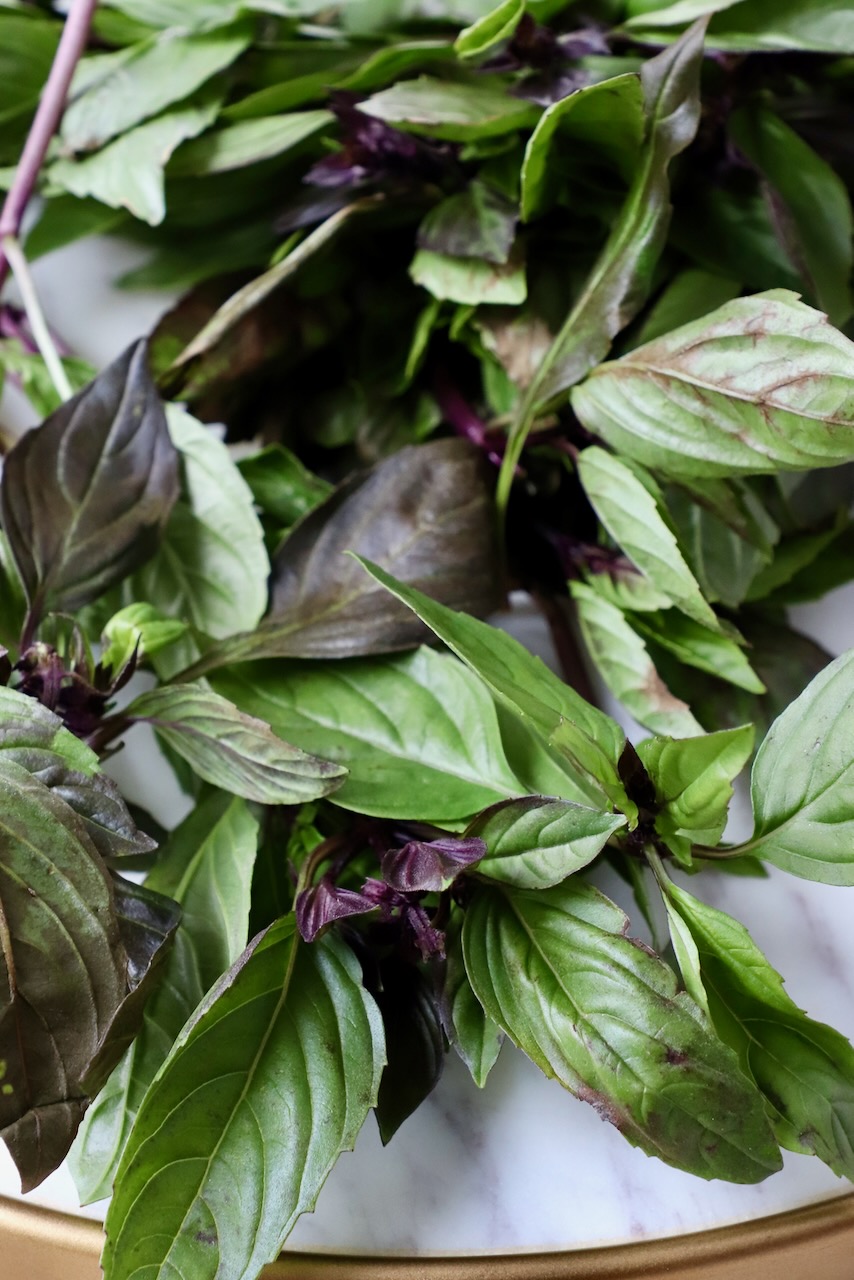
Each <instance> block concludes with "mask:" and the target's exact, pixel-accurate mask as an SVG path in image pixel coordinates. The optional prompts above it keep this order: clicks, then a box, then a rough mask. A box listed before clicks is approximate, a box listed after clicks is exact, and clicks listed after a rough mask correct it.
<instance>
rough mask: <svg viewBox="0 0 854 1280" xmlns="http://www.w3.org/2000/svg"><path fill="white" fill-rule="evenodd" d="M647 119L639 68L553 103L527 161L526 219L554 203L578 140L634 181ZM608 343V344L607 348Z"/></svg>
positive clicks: (524, 185)
mask: <svg viewBox="0 0 854 1280" xmlns="http://www.w3.org/2000/svg"><path fill="white" fill-rule="evenodd" d="M645 130H646V121H645V116H644V95H643V89H642V86H641V78H640V76H639V75H638V74H637V73H635V72H629V73H628V74H626V75H621V76H614V77H613V78H612V79H610V80H602V81H600V82H599V84H593V85H589V86H587V87H586V88H582V89H578V90H577V91H576V92H575V93H571V94H569V95H568V96H567V97H565V98H561V99H560V100H559V101H558V102H555V103H552V105H551V106H550V107H547V108H546V110H545V111H544V112H543V114H542V116H541V117H540V121H539V123H538V125H537V127H536V129H535V130H534V132H533V133H532V134H531V137H530V138H529V140H528V145H527V146H526V148H525V159H524V162H523V164H522V219H523V221H525V222H530V221H531V220H532V219H533V218H536V217H539V216H540V215H541V214H543V213H545V212H546V211H547V210H548V209H549V208H551V206H552V205H553V204H554V202H555V199H556V195H557V191H558V189H559V180H560V177H561V174H562V168H563V166H564V164H565V163H566V160H567V158H568V159H569V163H571V157H572V151H573V149H574V148H575V147H576V146H577V145H578V144H581V145H582V146H591V147H595V148H596V153H597V156H601V157H604V158H605V159H606V160H608V161H610V162H611V163H612V164H613V165H614V167H615V168H616V169H617V171H618V172H619V173H620V175H621V176H622V177H623V178H625V179H626V180H627V181H631V179H632V177H633V176H634V173H635V169H636V168H637V164H638V160H639V158H640V154H641V147H642V144H643V139H644V133H645ZM606 349H607V348H606Z"/></svg>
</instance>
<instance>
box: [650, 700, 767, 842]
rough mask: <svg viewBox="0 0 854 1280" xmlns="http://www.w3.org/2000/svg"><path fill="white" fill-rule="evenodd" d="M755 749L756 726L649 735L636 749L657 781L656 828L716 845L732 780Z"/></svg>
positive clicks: (666, 832)
mask: <svg viewBox="0 0 854 1280" xmlns="http://www.w3.org/2000/svg"><path fill="white" fill-rule="evenodd" d="M752 751H753V725H752V724H745V725H742V726H741V727H740V728H738V729H725V730H722V731H721V732H720V733H708V734H705V735H704V736H703V737H702V738H683V739H681V740H680V741H674V740H673V739H672V738H647V740H646V741H645V742H641V743H639V744H638V747H637V753H638V755H639V756H640V758H641V760H642V762H643V766H644V768H645V769H646V771H647V773H648V774H649V776H650V777H651V778H652V780H653V782H654V783H655V798H656V801H657V802H658V804H659V805H660V809H659V812H658V813H657V815H656V820H655V825H656V829H657V830H658V831H659V832H661V834H662V835H664V836H665V838H667V837H669V836H676V837H679V836H686V837H688V838H689V839H690V840H691V841H692V842H693V843H695V844H707V845H715V844H717V843H718V841H719V840H720V838H721V836H722V835H723V832H724V827H725V826H726V820H727V814H728V811H729V804H730V801H731V799H732V795H733V791H732V780H733V778H735V777H737V776H738V774H739V773H740V772H741V770H742V769H743V768H744V766H745V765H746V764H747V761H748V760H749V759H750V755H751V752H752Z"/></svg>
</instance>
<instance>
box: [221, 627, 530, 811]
mask: <svg viewBox="0 0 854 1280" xmlns="http://www.w3.org/2000/svg"><path fill="white" fill-rule="evenodd" d="M213 684H214V686H215V688H216V689H217V690H218V691H219V692H221V693H223V694H225V695H226V696H227V697H228V698H230V699H231V700H232V701H233V702H235V703H236V704H237V706H239V707H241V708H242V710H244V711H247V712H249V713H250V714H255V713H258V714H263V715H264V716H265V717H266V718H267V719H268V720H269V722H270V724H271V725H272V727H273V729H274V731H275V732H276V733H279V734H281V735H282V737H284V738H285V739H286V740H287V741H289V742H295V743H297V744H298V745H299V746H301V747H302V748H303V749H304V750H306V751H311V752H313V753H315V752H316V753H317V754H319V755H321V756H324V757H325V758H327V759H330V760H335V761H336V762H337V763H338V764H340V765H346V767H347V770H348V773H347V776H346V778H345V779H344V781H343V783H342V785H341V787H340V788H339V789H338V790H337V791H336V792H335V793H334V796H333V797H332V799H333V802H334V803H335V804H340V805H342V806H343V807H344V808H346V809H354V810H355V811H356V812H357V813H368V814H372V815H374V816H377V817H388V818H406V819H409V820H411V821H416V820H421V821H430V822H437V823H439V824H440V825H441V824H442V823H446V822H450V821H453V820H455V819H460V818H468V817H471V816H472V815H473V814H475V813H477V812H478V810H480V809H483V808H485V807H486V805H489V804H493V803H494V802H495V801H496V800H503V799H506V798H507V797H508V796H512V795H515V794H516V793H517V792H518V791H520V790H521V789H522V788H521V787H520V784H519V783H518V781H517V780H516V778H515V776H514V774H513V773H512V771H511V770H510V768H509V766H508V764H507V762H506V760H505V758H504V753H503V749H502V741H501V736H500V734H499V730H498V724H497V721H496V718H495V709H494V707H493V705H492V702H491V699H490V698H489V696H488V694H487V693H486V691H485V690H484V688H483V686H482V684H481V683H480V681H479V680H477V679H476V678H475V677H474V676H472V675H470V674H469V672H468V671H467V670H466V668H465V667H464V666H463V665H462V664H461V663H459V662H457V660H456V659H455V658H452V657H450V656H449V655H442V654H438V653H434V652H433V651H432V650H431V649H417V650H416V651H415V653H411V654H405V655H403V656H401V657H392V658H375V659H372V660H371V661H370V662H368V661H359V660H358V659H357V660H349V661H345V662H336V663H327V662H275V663H273V662H267V663H261V664H254V663H253V664H252V665H247V666H243V667H234V668H229V669H227V670H224V671H221V672H217V674H216V675H215V676H214V678H213Z"/></svg>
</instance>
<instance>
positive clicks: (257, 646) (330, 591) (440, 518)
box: [185, 440, 501, 678]
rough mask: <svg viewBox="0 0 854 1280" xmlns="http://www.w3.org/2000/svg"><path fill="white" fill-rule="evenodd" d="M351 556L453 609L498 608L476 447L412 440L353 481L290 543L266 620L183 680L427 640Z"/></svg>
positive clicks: (278, 560)
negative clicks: (269, 661)
mask: <svg viewBox="0 0 854 1280" xmlns="http://www.w3.org/2000/svg"><path fill="white" fill-rule="evenodd" d="M348 551H354V552H357V553H358V554H359V555H363V556H366V557H367V558H368V559H372V560H376V561H377V563H379V564H381V565H382V566H383V567H384V568H386V569H388V570H389V572H391V573H394V575H395V576H396V577H397V578H399V579H400V580H401V581H403V582H406V583H409V584H411V585H413V586H417V587H418V588H419V590H421V591H425V592H426V593H427V594H428V595H430V596H431V597H432V598H433V599H434V600H440V601H441V602H442V603H443V604H446V605H449V606H450V607H451V608H454V609H464V610H465V611H466V612H467V613H473V614H476V615H480V616H483V615H484V614H488V613H490V612H492V611H493V610H494V609H495V608H496V607H498V605H499V603H500V601H501V584H500V580H499V572H500V571H499V568H498V566H499V562H500V557H499V556H498V552H497V548H496V543H495V520H494V517H493V508H492V498H491V494H490V491H489V486H488V484H487V475H486V464H485V463H484V461H483V459H482V457H481V456H480V454H479V452H478V450H476V449H474V448H473V447H472V446H471V445H470V444H469V443H468V442H467V441H465V440H433V441H430V443H428V444H423V445H410V446H407V447H406V448H403V449H401V450H400V451H399V452H398V453H396V454H394V455H393V456H392V457H390V458H387V459H386V460H385V461H383V462H381V463H379V464H378V465H377V466H375V467H373V468H372V469H371V470H370V471H368V472H367V473H362V474H359V475H355V476H352V477H351V478H350V479H349V480H346V481H345V482H344V483H343V484H342V485H340V486H339V487H338V488H337V489H336V490H335V492H334V493H333V494H331V495H330V497H329V498H327V499H326V501H325V502H322V503H321V504H320V505H319V506H317V507H315V508H314V510H313V511H311V512H309V514H308V515H307V516H306V517H305V518H304V519H303V520H301V521H300V522H299V524H297V525H296V526H295V527H294V529H293V530H292V532H291V533H290V534H289V535H288V537H287V538H286V539H285V541H284V543H282V546H281V548H280V550H279V551H278V553H277V555H276V557H275V559H274V561H273V576H272V605H271V609H270V615H269V616H268V617H267V619H265V621H263V622H262V623H261V625H260V626H259V627H258V628H257V630H255V631H254V632H252V633H248V634H246V635H241V636H236V637H234V638H233V639H230V640H226V641H224V642H222V643H221V644H219V645H217V646H216V647H215V648H214V649H213V650H211V651H210V652H209V653H208V654H206V655H205V657H204V658H203V659H202V660H201V662H199V663H198V664H196V666H195V667H193V668H192V671H191V672H188V673H185V676H186V677H187V678H189V677H190V675H191V674H192V675H193V676H195V675H199V674H201V673H202V672H204V671H210V670H213V669H214V668H216V667H219V666H223V665H224V664H226V663H229V662H237V661H243V660H246V659H254V658H273V657H292V658H350V657H356V656H360V655H364V654H374V653H389V652H392V651H394V650H397V649H407V648H411V647H414V646H415V645H417V644H420V643H421V642H422V641H424V640H426V639H428V637H429V635H430V633H429V632H428V630H427V629H426V627H424V625H423V624H422V623H421V622H420V621H419V620H418V619H417V618H416V617H415V616H414V615H413V614H412V612H411V611H410V610H409V609H407V608H406V607H405V606H404V605H402V604H401V603H400V602H399V601H398V600H397V599H396V598H395V597H394V596H392V595H391V594H390V593H389V592H387V591H384V590H383V589H382V588H381V587H379V586H378V585H377V584H376V583H375V582H373V581H372V580H371V579H370V578H369V577H368V576H367V575H366V574H365V573H364V572H363V571H362V570H361V567H360V565H359V564H358V562H357V561H356V560H355V559H353V557H352V556H348V555H347V554H346V553H347V552H348Z"/></svg>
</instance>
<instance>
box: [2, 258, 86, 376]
mask: <svg viewBox="0 0 854 1280" xmlns="http://www.w3.org/2000/svg"><path fill="white" fill-rule="evenodd" d="M2 249H3V253H4V255H5V258H6V261H7V262H8V263H9V266H10V267H11V268H12V274H13V275H14V277H15V281H16V283H17V285H18V288H19V290H20V293H21V301H22V302H23V304H24V310H25V312H26V313H27V320H28V321H29V323H30V329H31V330H32V334H33V339H34V341H35V344H36V346H37V347H38V349H39V353H40V355H41V357H42V359H43V360H44V362H45V366H46V367H47V371H48V373H49V374H50V380H51V382H52V383H53V385H54V387H55V388H56V392H57V395H58V396H59V397H60V399H62V400H70V399H71V397H72V395H73V394H74V391H73V388H72V386H71V383H70V382H69V381H68V375H67V374H66V372H65V369H64V368H63V365H62V361H61V360H60V358H59V354H58V353H57V350H56V347H55V346H54V342H53V338H52V337H51V333H50V329H49V328H48V326H47V321H46V320H45V318H44V313H43V311H42V309H41V303H40V302H39V297H38V294H37V293H36V287H35V284H34V283H33V277H32V276H31V275H30V266H29V263H28V262H27V259H26V257H25V256H24V251H23V249H22V248H21V244H20V241H19V240H18V237H17V236H14V235H7V236H4V237H3V240H2Z"/></svg>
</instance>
